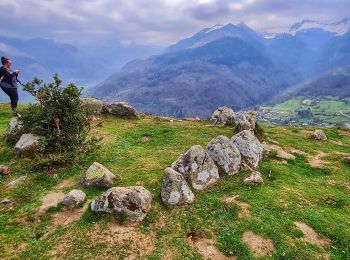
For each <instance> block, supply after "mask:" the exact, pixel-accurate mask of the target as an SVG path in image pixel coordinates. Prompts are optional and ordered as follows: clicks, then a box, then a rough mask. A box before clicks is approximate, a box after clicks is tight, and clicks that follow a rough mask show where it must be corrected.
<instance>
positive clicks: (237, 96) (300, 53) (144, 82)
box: [89, 19, 350, 117]
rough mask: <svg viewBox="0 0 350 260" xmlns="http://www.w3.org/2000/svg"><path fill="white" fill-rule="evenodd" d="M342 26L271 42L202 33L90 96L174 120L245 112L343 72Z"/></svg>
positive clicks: (245, 30) (240, 32) (232, 28)
mask: <svg viewBox="0 0 350 260" xmlns="http://www.w3.org/2000/svg"><path fill="white" fill-rule="evenodd" d="M349 21H350V19H343V20H341V21H339V22H333V23H321V22H315V21H311V20H304V21H302V22H300V23H298V24H295V25H293V26H292V27H291V28H290V29H289V30H288V31H286V32H284V33H281V34H278V35H276V36H275V37H273V38H270V37H269V38H266V37H263V35H262V34H260V33H257V32H255V31H254V30H253V29H251V28H249V27H248V26H247V25H246V24H244V23H240V24H237V25H234V24H227V25H216V26H214V27H212V28H205V29H203V30H201V31H200V32H198V33H196V34H194V35H193V36H191V37H189V38H187V39H183V40H180V41H179V42H177V43H176V44H174V45H172V46H169V47H168V48H167V49H166V50H165V51H164V53H162V54H160V55H156V56H151V57H149V58H148V59H144V60H134V61H132V62H130V63H128V64H126V65H125V66H124V67H122V68H121V69H120V70H118V71H117V72H115V73H113V74H112V75H111V76H109V77H108V78H107V79H106V80H105V81H103V82H102V83H100V84H99V85H97V86H96V87H94V88H92V89H91V90H90V91H89V95H92V96H95V97H98V98H101V99H103V100H105V101H108V102H114V101H127V102H129V103H131V104H132V105H134V106H135V107H136V108H137V109H138V110H140V111H144V112H149V113H153V114H162V115H169V116H176V117H188V116H199V117H206V116H208V115H209V114H210V113H211V112H212V111H213V110H214V109H216V108H217V107H218V106H228V107H232V108H233V109H235V110H240V109H247V108H252V107H255V106H258V105H260V104H263V103H266V102H268V101H270V100H273V99H274V98H275V97H277V96H280V95H282V94H283V93H285V92H286V91H288V90H290V89H291V88H293V87H295V86H297V85H300V84H302V83H303V82H305V81H309V80H310V79H312V78H315V77H317V76H318V75H320V74H324V73H326V72H327V71H331V70H334V69H338V68H343V67H346V66H348V65H350V31H349V30H348V29H347V30H346V29H345V28H348V27H347V26H348V25H349ZM311 25H313V26H311ZM339 28H340V29H339ZM325 75H327V74H325ZM327 87H328V88H331V87H332V82H330V85H327ZM334 95H337V93H336V92H334Z"/></svg>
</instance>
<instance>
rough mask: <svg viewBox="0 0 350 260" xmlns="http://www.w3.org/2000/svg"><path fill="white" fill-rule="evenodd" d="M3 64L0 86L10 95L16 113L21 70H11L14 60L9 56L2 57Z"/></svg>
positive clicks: (0, 69) (0, 73)
mask: <svg viewBox="0 0 350 260" xmlns="http://www.w3.org/2000/svg"><path fill="white" fill-rule="evenodd" d="M1 64H2V67H1V68H0V87H1V89H2V90H3V91H4V92H5V93H6V94H7V95H8V96H9V98H10V100H11V108H12V111H13V113H14V114H16V109H17V104H18V91H17V81H18V80H17V77H18V75H19V72H20V71H19V70H16V71H14V72H13V71H11V65H12V61H11V60H10V59H9V58H6V57H1Z"/></svg>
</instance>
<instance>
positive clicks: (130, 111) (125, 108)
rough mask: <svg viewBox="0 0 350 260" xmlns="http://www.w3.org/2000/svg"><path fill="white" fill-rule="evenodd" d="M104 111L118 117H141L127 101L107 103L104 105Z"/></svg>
mask: <svg viewBox="0 0 350 260" xmlns="http://www.w3.org/2000/svg"><path fill="white" fill-rule="evenodd" d="M103 112H105V113H108V114H112V115H115V116H118V117H123V118H129V119H139V114H138V113H137V111H136V110H135V108H133V107H132V106H130V105H129V104H128V103H126V102H119V103H114V104H105V105H104V106H103Z"/></svg>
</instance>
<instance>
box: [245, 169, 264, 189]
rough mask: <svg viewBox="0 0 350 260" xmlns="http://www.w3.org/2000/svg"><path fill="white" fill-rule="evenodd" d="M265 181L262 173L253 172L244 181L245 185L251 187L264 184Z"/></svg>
mask: <svg viewBox="0 0 350 260" xmlns="http://www.w3.org/2000/svg"><path fill="white" fill-rule="evenodd" d="M263 183H264V180H263V178H262V177H261V173H260V172H256V171H255V172H253V173H252V174H251V175H250V176H249V177H247V178H245V179H244V184H245V185H249V186H254V185H260V184H263Z"/></svg>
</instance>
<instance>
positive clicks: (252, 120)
mask: <svg viewBox="0 0 350 260" xmlns="http://www.w3.org/2000/svg"><path fill="white" fill-rule="evenodd" d="M243 115H244V117H245V119H246V120H247V121H248V122H249V124H250V127H251V130H252V131H254V129H255V125H256V112H255V111H253V110H249V111H246V112H245V113H244V114H243Z"/></svg>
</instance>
